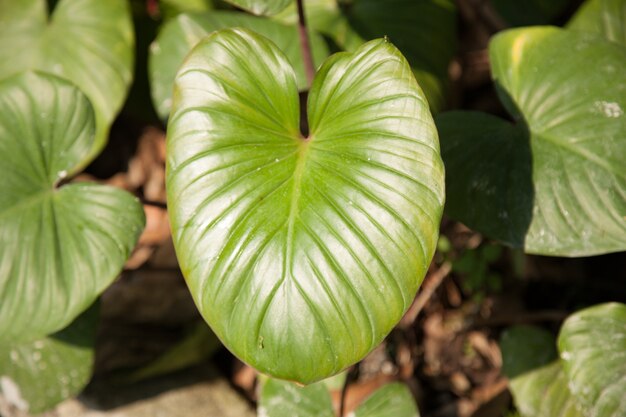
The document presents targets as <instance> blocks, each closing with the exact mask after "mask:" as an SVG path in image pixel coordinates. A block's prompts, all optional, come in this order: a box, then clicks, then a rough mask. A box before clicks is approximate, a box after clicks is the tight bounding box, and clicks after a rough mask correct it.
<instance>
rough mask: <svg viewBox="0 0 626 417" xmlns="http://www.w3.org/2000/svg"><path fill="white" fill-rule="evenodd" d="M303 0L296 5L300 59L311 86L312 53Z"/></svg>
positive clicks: (299, 0)
mask: <svg viewBox="0 0 626 417" xmlns="http://www.w3.org/2000/svg"><path fill="white" fill-rule="evenodd" d="M303 1H304V0H297V1H296V3H297V5H298V34H299V35H300V50H301V51H302V61H303V62H304V72H305V74H306V79H307V84H308V86H309V87H311V83H312V82H313V77H314V76H315V65H314V64H313V53H312V52H311V43H310V42H309V32H308V31H307V26H306V17H305V16H304V4H303Z"/></svg>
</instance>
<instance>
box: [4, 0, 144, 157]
mask: <svg viewBox="0 0 626 417" xmlns="http://www.w3.org/2000/svg"><path fill="white" fill-rule="evenodd" d="M134 43H135V41H134V35H133V27H132V20H131V13H130V7H129V5H128V3H127V2H126V1H125V0H106V1H102V0H59V2H58V4H57V5H56V7H55V9H54V12H53V13H52V15H51V16H48V11H47V4H46V0H19V1H15V0H0V79H3V78H6V77H8V76H10V75H12V74H15V73H18V72H21V71H24V70H31V69H32V70H41V71H46V72H52V73H54V74H56V75H58V76H60V77H62V78H65V79H68V80H70V81H71V82H72V83H74V84H76V85H77V86H78V87H79V88H80V89H81V90H82V91H83V92H84V93H85V94H86V95H87V97H88V98H89V100H90V101H91V103H92V104H93V106H94V109H95V112H96V127H97V135H96V140H95V141H94V142H93V144H92V149H91V151H90V153H89V155H88V157H86V158H84V161H85V163H84V164H83V165H86V164H87V163H88V162H89V161H90V160H91V159H93V158H94V157H95V156H96V155H97V154H98V153H99V152H100V150H102V148H103V147H104V145H105V144H106V141H107V137H108V131H109V127H110V125H111V123H112V122H113V119H114V118H115V115H116V114H117V112H118V111H119V109H120V108H121V106H122V104H123V102H124V99H125V97H126V94H127V92H128V87H129V85H130V82H131V80H132V73H133V56H134Z"/></svg>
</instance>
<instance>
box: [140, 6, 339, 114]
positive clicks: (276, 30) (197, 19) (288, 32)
mask: <svg viewBox="0 0 626 417" xmlns="http://www.w3.org/2000/svg"><path fill="white" fill-rule="evenodd" d="M230 27H243V28H246V29H250V30H253V31H255V32H257V33H259V34H261V35H263V36H265V37H267V38H269V39H270V40H271V41H273V42H274V43H275V44H276V45H277V46H278V47H279V48H280V49H281V50H282V51H283V53H285V55H286V56H287V59H288V60H289V62H290V63H291V65H292V66H293V67H294V68H295V71H296V77H297V82H298V87H299V88H300V89H301V90H305V89H307V80H306V75H305V73H304V66H303V64H302V52H301V49H300V40H299V38H298V32H297V29H296V27H295V26H286V25H283V24H281V23H278V22H274V21H272V20H267V19H264V18H261V17H256V16H249V15H246V14H244V13H235V12H211V13H205V14H196V15H192V14H183V15H180V16H178V17H177V18H176V19H174V20H172V21H171V22H168V23H167V24H166V25H165V26H164V27H163V29H162V30H161V32H160V33H159V35H158V37H157V39H156V40H155V42H154V43H153V44H152V46H151V48H150V61H149V75H150V84H151V89H152V99H153V102H154V104H155V106H156V109H157V112H158V114H159V116H160V117H161V118H163V119H167V116H168V115H169V112H170V109H171V105H172V89H173V87H174V78H175V77H176V71H178V68H179V67H180V65H181V64H182V63H183V60H184V58H185V56H186V55H187V54H188V53H189V51H191V49H192V48H193V47H194V46H195V45H196V44H197V43H198V42H200V40H201V39H202V38H204V37H205V36H207V35H208V34H209V33H211V32H214V31H216V30H219V29H227V28H230ZM311 45H312V50H313V57H314V60H315V62H316V63H318V64H321V63H322V61H323V60H324V59H325V58H326V57H327V56H328V48H327V47H326V44H325V43H324V41H323V39H322V38H321V37H320V36H319V35H313V34H312V35H311Z"/></svg>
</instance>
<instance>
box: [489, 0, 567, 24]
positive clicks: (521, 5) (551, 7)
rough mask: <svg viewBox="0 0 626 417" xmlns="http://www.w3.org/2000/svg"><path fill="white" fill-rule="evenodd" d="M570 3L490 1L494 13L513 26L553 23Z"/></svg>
mask: <svg viewBox="0 0 626 417" xmlns="http://www.w3.org/2000/svg"><path fill="white" fill-rule="evenodd" d="M571 3H572V0H515V1H511V0H491V4H492V5H493V7H494V9H495V10H496V12H498V14H499V15H500V16H501V17H502V18H503V19H504V20H505V21H506V22H507V23H509V24H511V25H513V26H529V25H545V24H548V23H553V21H554V19H555V18H557V17H559V16H560V15H561V14H562V13H563V12H565V10H566V9H567V8H568V7H569V6H571Z"/></svg>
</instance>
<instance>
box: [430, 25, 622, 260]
mask: <svg viewBox="0 0 626 417" xmlns="http://www.w3.org/2000/svg"><path fill="white" fill-rule="evenodd" d="M572 51H576V53H572ZM490 56H491V62H492V72H493V76H494V78H495V82H496V85H497V86H498V88H499V92H500V94H501V99H502V101H503V103H504V104H505V106H506V107H507V109H508V110H509V112H510V113H511V114H512V116H513V118H514V119H515V120H516V123H515V124H510V123H508V122H505V121H503V120H500V119H498V118H496V117H493V116H488V115H483V114H479V113H458V112H455V113H450V114H445V115H441V116H440V117H439V118H438V119H437V126H438V128H439V130H440V134H441V138H442V139H441V143H442V153H443V157H444V160H445V161H446V169H447V187H448V196H449V200H448V206H447V209H448V212H449V214H450V216H451V217H453V218H455V219H457V220H460V221H462V222H464V223H466V224H467V225H468V226H469V227H471V228H474V229H476V230H478V231H480V232H482V233H485V234H486V235H488V236H490V237H492V238H496V239H499V240H501V241H503V242H505V243H508V244H510V245H513V246H518V247H524V249H525V251H526V252H529V253H537V254H545V255H559V256H585V255H594V254H599V253H606V252H614V251H620V250H624V249H625V248H626V222H625V221H624V218H623V215H624V213H626V198H625V196H626V174H625V171H624V169H623V168H624V166H625V164H626V116H624V109H626V78H624V77H622V76H617V74H624V73H626V51H625V50H624V49H623V48H620V47H619V46H617V45H615V44H612V43H609V42H606V41H603V40H601V39H598V38H590V37H589V36H588V35H586V34H582V33H578V32H573V31H566V30H561V29H557V28H552V27H536V28H528V29H516V30H510V31H506V32H503V33H501V34H499V35H497V36H496V37H495V38H494V39H493V40H492V42H491V45H490ZM590 63H593V65H590Z"/></svg>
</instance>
